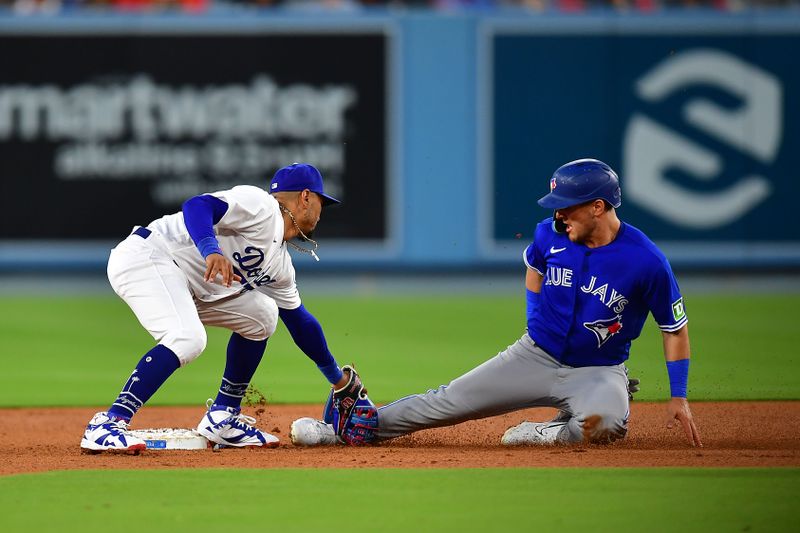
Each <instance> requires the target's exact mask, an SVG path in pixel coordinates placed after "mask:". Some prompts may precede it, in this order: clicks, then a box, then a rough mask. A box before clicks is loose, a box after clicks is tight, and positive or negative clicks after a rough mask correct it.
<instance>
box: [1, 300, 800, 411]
mask: <svg viewBox="0 0 800 533" xmlns="http://www.w3.org/2000/svg"><path fill="white" fill-rule="evenodd" d="M305 303H306V306H307V307H308V308H309V309H310V310H311V311H312V312H313V313H314V314H315V315H316V316H317V317H318V318H319V319H320V322H321V323H322V325H323V328H324V329H325V332H326V336H327V338H328V342H329V345H330V347H331V349H332V351H333V353H334V355H335V356H336V357H337V359H338V360H339V362H340V364H344V363H349V362H355V363H356V365H357V367H358V369H359V370H360V371H361V373H362V375H363V376H364V378H365V381H366V382H367V383H368V385H369V390H370V395H371V397H372V398H373V399H374V400H375V401H376V402H378V403H383V402H388V401H391V400H394V399H396V398H398V397H401V396H404V395H407V394H411V393H415V392H421V391H424V390H426V389H428V388H433V387H436V386H438V385H439V384H441V383H446V382H448V381H450V379H452V378H454V377H456V376H458V375H460V374H461V373H462V372H464V371H466V370H469V369H470V368H472V367H474V366H475V365H477V364H479V363H481V362H482V361H484V360H486V359H488V358H489V357H491V356H493V355H494V354H495V353H496V352H497V351H499V350H501V349H503V348H505V347H506V346H507V345H508V344H510V343H512V342H514V341H515V340H516V339H517V338H518V337H519V336H520V335H521V334H522V332H523V330H524V301H523V298H522V297H511V296H504V297H487V296H459V297H442V296H433V297H413V298H412V297H380V298H378V297H374V298H347V297H324V298H313V297H307V298H306V299H305ZM0 309H2V311H0V343H1V344H0V360H2V366H3V371H2V372H1V373H0V406H33V405H75V406H84V405H105V404H108V403H109V402H110V401H111V400H113V398H114V397H115V396H116V394H117V392H118V391H119V388H120V387H121V386H122V384H123V383H124V382H125V380H126V379H127V377H128V375H129V373H130V371H131V369H132V368H133V366H134V365H135V363H136V362H137V361H138V359H139V357H140V356H141V354H143V353H144V352H145V351H147V350H148V349H149V348H150V347H151V346H152V344H153V343H152V339H151V338H150V337H149V335H148V334H147V333H146V332H145V331H144V330H143V329H142V328H141V326H140V325H139V324H138V322H137V321H136V319H135V317H134V316H133V314H132V313H131V312H130V310H129V309H128V308H127V306H126V305H125V304H124V303H123V302H122V301H121V300H119V299H118V298H116V297H112V296H109V297H106V296H97V297H90V298H73V297H60V298H35V297H2V298H0ZM687 309H688V312H689V320H690V322H689V328H690V332H691V337H692V348H693V350H692V351H693V360H692V369H691V373H690V398H691V399H693V400H745V399H759V400H760V399H800V364H798V363H799V362H800V361H798V357H800V351H798V349H797V342H796V339H795V333H794V332H795V325H796V322H797V320H796V319H797V317H798V309H800V295H797V294H794V295H774V296H771V295H747V296H746V297H744V296H741V295H731V296H721V295H715V296H699V295H698V296H693V297H692V296H690V297H688V298H687ZM227 338H228V333H227V332H226V331H225V330H219V329H214V328H210V329H209V344H208V348H207V349H206V351H205V353H204V354H203V355H202V356H201V357H200V358H199V359H198V360H197V361H195V362H194V363H192V364H191V365H189V366H187V367H186V368H183V369H180V370H179V371H178V372H177V373H176V374H175V375H174V376H173V377H172V378H171V379H170V380H169V381H168V382H167V384H166V385H165V386H164V387H163V388H162V390H160V391H159V392H158V393H157V394H156V396H154V398H153V399H152V400H151V402H150V404H154V405H158V404H161V405H163V404H188V405H190V404H202V403H203V402H204V401H205V399H206V398H208V397H211V396H214V394H215V393H216V390H217V387H218V385H219V379H220V376H221V372H222V368H223V365H224V351H225V345H226V342H227ZM629 367H630V368H631V371H632V374H633V375H635V376H638V377H640V378H641V379H642V391H641V392H640V393H639V394H638V396H637V398H638V399H642V400H659V399H665V398H666V397H667V396H668V384H667V379H666V372H665V369H664V362H663V356H662V349H661V339H660V333H659V331H658V329H657V328H656V327H655V325H654V323H653V322H652V320H650V321H649V322H648V324H647V327H646V329H645V332H644V333H643V335H642V338H640V339H639V340H638V341H637V342H636V343H634V348H633V350H632V356H631V359H630V362H629ZM253 383H254V385H255V386H256V387H257V388H259V389H260V390H261V391H262V392H264V393H265V394H266V396H267V398H268V400H270V401H272V402H274V403H299V402H312V403H321V402H322V401H323V400H324V396H325V394H326V392H327V384H326V382H325V380H324V378H323V377H322V376H321V374H319V372H318V371H317V370H316V367H315V366H314V364H313V363H312V362H311V361H310V360H309V359H307V358H306V357H305V355H303V354H302V352H300V351H299V350H298V349H297V348H296V347H295V346H294V344H293V343H292V341H291V339H290V337H289V335H288V333H287V332H286V330H285V329H284V328H283V326H282V325H281V326H279V329H278V332H277V333H276V334H275V336H274V337H273V338H272V339H271V340H270V342H269V346H268V349H267V355H266V357H265V359H264V361H263V362H262V365H261V368H260V369H259V370H258V372H257V374H256V376H255V378H254V381H253Z"/></svg>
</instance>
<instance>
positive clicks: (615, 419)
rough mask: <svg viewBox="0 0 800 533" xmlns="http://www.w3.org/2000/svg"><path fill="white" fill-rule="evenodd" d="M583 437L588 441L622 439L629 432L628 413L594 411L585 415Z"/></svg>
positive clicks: (600, 441)
mask: <svg viewBox="0 0 800 533" xmlns="http://www.w3.org/2000/svg"><path fill="white" fill-rule="evenodd" d="M582 428H583V438H584V440H586V441H588V442H595V443H607V442H613V441H615V440H618V439H622V438H624V437H625V435H626V434H627V432H628V417H627V414H624V415H623V414H620V413H609V412H594V413H592V414H590V415H587V416H585V417H583V422H582Z"/></svg>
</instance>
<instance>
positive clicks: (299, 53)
mask: <svg viewBox="0 0 800 533" xmlns="http://www.w3.org/2000/svg"><path fill="white" fill-rule="evenodd" d="M387 39H388V38H387V36H386V35H385V34H384V32H382V31H381V30H380V29H378V30H374V31H371V32H359V33H355V34H349V33H347V32H346V31H344V32H340V33H337V34H330V33H320V32H317V33H315V32H313V31H305V32H299V33H297V34H292V35H289V34H285V33H272V34H261V35H235V34H233V33H208V32H181V33H179V34H178V33H176V32H160V33H159V32H151V33H147V34H145V35H142V34H141V32H130V33H128V34H126V32H124V31H123V32H121V34H120V33H114V34H108V33H105V32H103V33H95V34H92V33H89V34H85V33H77V34H71V35H53V34H50V35H47V34H41V35H34V36H29V35H0V50H3V53H1V54H0V161H2V198H0V202H1V205H0V239H8V240H25V239H117V240H118V239H121V238H122V237H124V236H125V235H126V234H127V233H129V232H130V228H131V226H133V225H134V224H141V225H146V224H147V223H148V222H149V221H150V220H153V219H154V218H157V217H159V216H161V215H163V214H167V213H171V212H175V211H178V210H180V206H181V203H182V202H183V201H184V200H186V199H187V198H189V197H191V196H194V195H196V194H202V193H204V192H211V191H216V190H222V189H227V188H230V187H232V186H234V185H238V184H253V185H259V186H261V187H265V186H266V181H267V180H268V179H269V178H270V177H271V176H272V174H273V173H274V172H275V170H276V169H277V168H279V167H281V166H284V165H287V164H290V163H292V162H294V161H306V162H312V163H313V164H314V165H316V166H317V167H318V168H319V169H320V170H321V171H322V173H323V175H324V176H325V178H326V191H327V192H329V194H331V195H333V196H335V197H337V198H340V199H342V200H343V201H344V202H347V203H349V204H356V205H358V204H368V205H369V206H370V209H365V210H360V211H358V212H356V211H355V210H344V209H342V210H338V209H331V210H329V211H326V216H325V223H324V224H322V225H320V230H319V232H318V233H319V234H320V235H321V236H324V237H328V238H333V239H337V238H339V239H347V240H350V241H370V242H374V243H376V245H378V246H380V245H381V243H382V242H383V241H385V240H386V238H387V235H388V228H387V217H386V213H387V209H386V204H385V202H386V189H387V184H386V181H387V176H388V172H387V142H388V135H387V134H386V129H387V122H386V120H387V87H386V85H387V76H386V73H387Z"/></svg>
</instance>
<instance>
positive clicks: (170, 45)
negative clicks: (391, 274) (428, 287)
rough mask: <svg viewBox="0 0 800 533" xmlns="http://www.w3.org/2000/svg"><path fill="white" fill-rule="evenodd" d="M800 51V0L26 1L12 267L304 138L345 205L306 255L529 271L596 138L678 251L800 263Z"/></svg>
mask: <svg viewBox="0 0 800 533" xmlns="http://www.w3.org/2000/svg"><path fill="white" fill-rule="evenodd" d="M276 13H278V12H276ZM798 49H800V14H798V13H795V12H792V11H785V12H781V11H765V12H763V13H761V12H759V13H738V14H726V15H725V16H719V15H717V16H712V15H700V14H692V13H689V14H688V15H686V14H684V15H681V16H670V15H668V14H653V15H648V16H637V15H620V14H615V13H605V14H602V13H601V14H585V15H579V16H552V15H530V14H526V15H524V16H523V15H521V14H517V15H510V16H509V15H503V14H502V13H483V12H481V13H478V12H471V13H459V14H449V15H447V14H435V13H426V12H420V13H394V12H377V13H365V14H358V13H351V14H339V15H337V16H335V17H334V16H330V15H324V14H316V15H315V14H306V15H302V16H299V15H291V16H290V15H285V14H283V15H282V14H280V13H278V14H269V15H262V16H245V15H226V16H220V15H213V14H211V15H207V16H198V17H183V18H182V17H167V16H158V15H153V16H142V17H125V16H119V17H103V16H96V17H79V16H75V17H67V16H64V17H53V18H49V17H44V18H43V17H36V18H20V17H17V18H13V17H11V18H4V17H3V16H0V50H1V51H2V53H0V188H1V190H0V192H1V193H2V194H1V195H0V271H2V270H37V269H38V270H43V269H49V268H60V269H65V268H67V269H68V268H72V269H87V270H93V271H102V270H103V269H104V267H105V261H106V259H107V257H108V251H109V249H110V248H111V247H112V246H114V245H115V243H116V242H118V241H119V240H120V239H121V238H123V237H124V236H125V235H126V234H127V233H128V232H129V231H130V229H131V227H132V226H133V225H136V224H146V223H148V222H149V221H150V220H152V219H154V218H156V217H158V216H161V215H163V214H165V213H169V212H174V211H176V210H178V209H179V208H180V205H181V202H182V201H183V200H184V199H186V198H188V197H190V196H192V195H194V194H199V193H203V192H209V191H213V190H219V189H224V188H228V187H230V186H232V185H235V184H240V183H251V184H256V185H259V186H266V182H267V179H268V178H269V177H270V176H271V174H272V173H273V172H274V171H275V169H277V168H278V167H279V166H282V165H285V164H289V163H291V162H293V161H301V160H302V161H307V162H311V163H313V164H315V165H317V166H318V167H319V168H320V169H321V170H322V172H323V174H324V175H325V177H326V183H327V186H328V188H329V189H330V192H331V194H333V195H334V196H337V197H341V198H342V199H343V200H344V203H343V204H342V205H341V206H337V207H335V208H332V209H329V210H328V209H326V210H325V212H324V213H323V217H322V221H321V223H320V225H319V227H318V231H317V233H316V235H315V237H319V239H318V240H319V242H320V251H319V252H320V253H319V255H320V257H321V258H322V261H321V262H320V263H318V264H317V263H312V261H313V260H311V259H310V258H308V257H305V256H298V257H296V263H297V265H298V268H300V269H302V268H304V267H306V266H310V265H311V264H313V265H314V268H315V269H323V270H324V269H341V270H345V271H351V270H356V269H390V270H413V269H453V268H455V269H462V270H470V269H483V268H486V269H494V268H500V269H509V270H510V269H520V268H522V267H521V262H520V257H521V253H522V250H523V249H524V248H525V246H526V245H527V243H528V242H529V239H530V238H531V235H532V231H533V228H534V226H535V224H536V223H537V222H538V221H540V220H542V219H543V218H544V217H546V216H548V215H549V213H548V212H547V211H545V210H543V209H541V208H539V207H538V206H537V205H536V200H537V199H538V198H540V197H541V196H543V195H544V194H545V193H546V192H547V189H548V184H549V178H550V176H551V174H552V173H553V171H554V170H555V169H556V168H557V167H558V166H559V165H561V164H563V163H565V162H568V161H571V160H574V159H577V158H581V157H596V158H599V159H602V160H604V161H606V162H607V163H609V164H611V165H612V166H613V167H614V168H615V169H616V170H618V172H619V174H620V177H621V181H622V187H623V205H622V208H621V209H620V216H621V218H623V220H625V221H627V222H630V223H632V224H634V225H635V226H638V227H639V228H641V229H642V230H644V231H645V232H646V233H647V234H648V235H649V236H650V237H651V238H652V239H653V240H654V241H656V243H657V244H658V245H659V246H660V247H661V248H662V249H663V250H664V251H665V253H666V255H667V257H668V258H669V260H670V261H671V262H672V264H673V266H675V267H677V268H684V267H685V268H706V267H724V268H736V269H742V268H752V267H757V268H758V267H767V268H775V267H778V268H786V267H788V268H799V267H800V232H799V231H798V230H797V229H796V225H795V224H794V223H793V218H794V217H793V212H794V210H795V209H794V205H793V202H794V199H795V198H796V197H797V196H798V193H800V190H798V189H800V184H799V182H798V179H797V171H796V169H795V168H794V167H795V165H793V155H794V154H795V153H796V152H797V151H798V150H799V149H800V130H799V129H798V124H797V117H798V116H800V101H799V98H800V97H798V95H800V75H799V74H798V73H797V69H796V68H795V63H796V60H795V56H796V54H795V53H794V51H796V50H798Z"/></svg>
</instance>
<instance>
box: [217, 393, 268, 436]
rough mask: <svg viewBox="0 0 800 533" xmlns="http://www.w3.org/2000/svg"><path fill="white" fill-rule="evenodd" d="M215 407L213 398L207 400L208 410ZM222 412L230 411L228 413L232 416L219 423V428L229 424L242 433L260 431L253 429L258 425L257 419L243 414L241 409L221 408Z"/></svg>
mask: <svg viewBox="0 0 800 533" xmlns="http://www.w3.org/2000/svg"><path fill="white" fill-rule="evenodd" d="M213 405H214V400H213V399H212V398H209V399H208V400H206V407H207V408H209V409H211V407H212V406H213ZM220 410H222V411H228V413H230V415H231V416H229V417H228V418H226V419H225V420H222V421H221V422H219V423H218V424H217V425H218V426H221V425H222V424H229V425H230V426H231V427H233V428H236V429H240V430H242V431H245V432H249V433H252V432H255V431H258V430H257V429H256V428H254V427H253V424H255V423H256V419H255V418H253V417H252V416H247V415H245V414H242V412H241V410H240V409H234V408H232V407H223V406H220Z"/></svg>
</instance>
